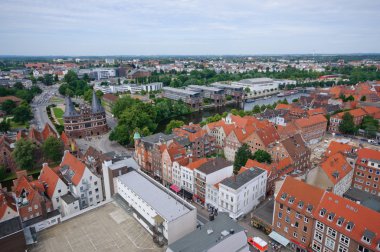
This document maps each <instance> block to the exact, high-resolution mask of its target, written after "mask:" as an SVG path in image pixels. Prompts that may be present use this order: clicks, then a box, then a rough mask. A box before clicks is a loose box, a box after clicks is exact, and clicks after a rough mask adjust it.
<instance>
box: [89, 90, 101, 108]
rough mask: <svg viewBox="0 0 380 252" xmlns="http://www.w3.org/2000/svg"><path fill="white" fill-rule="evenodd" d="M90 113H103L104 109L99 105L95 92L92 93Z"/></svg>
mask: <svg viewBox="0 0 380 252" xmlns="http://www.w3.org/2000/svg"><path fill="white" fill-rule="evenodd" d="M91 109H92V113H103V112H104V108H103V107H102V105H101V104H100V101H99V99H98V97H97V96H96V93H95V91H93V92H92V104H91Z"/></svg>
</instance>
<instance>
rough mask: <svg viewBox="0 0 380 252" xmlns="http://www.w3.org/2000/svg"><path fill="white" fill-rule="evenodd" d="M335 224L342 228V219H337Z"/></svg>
mask: <svg viewBox="0 0 380 252" xmlns="http://www.w3.org/2000/svg"><path fill="white" fill-rule="evenodd" d="M336 224H337V225H338V226H340V227H341V226H342V224H343V219H342V218H339V219H338V220H337V221H336Z"/></svg>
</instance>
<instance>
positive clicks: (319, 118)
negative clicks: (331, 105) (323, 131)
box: [294, 115, 327, 128]
mask: <svg viewBox="0 0 380 252" xmlns="http://www.w3.org/2000/svg"><path fill="white" fill-rule="evenodd" d="M294 123H295V124H296V125H297V126H298V127H300V128H305V127H310V126H313V125H316V124H320V123H327V119H326V117H325V116H323V115H315V116H310V117H309V118H300V119H296V120H295V121H294Z"/></svg>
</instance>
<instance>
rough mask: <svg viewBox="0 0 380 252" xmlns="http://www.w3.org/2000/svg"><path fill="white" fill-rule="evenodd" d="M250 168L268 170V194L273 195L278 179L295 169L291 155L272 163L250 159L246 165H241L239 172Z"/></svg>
mask: <svg viewBox="0 0 380 252" xmlns="http://www.w3.org/2000/svg"><path fill="white" fill-rule="evenodd" d="M250 168H260V169H263V170H266V171H267V175H268V179H267V189H266V193H267V195H272V194H273V193H274V191H275V182H276V181H278V180H280V179H281V177H283V176H285V175H288V174H290V173H291V172H293V171H294V167H293V165H292V160H291V158H290V157H286V158H284V159H282V160H280V161H278V162H272V163H271V164H267V163H259V162H257V161H256V160H252V159H248V160H247V163H246V164H245V166H243V167H241V168H240V171H239V172H243V171H244V170H247V169H250Z"/></svg>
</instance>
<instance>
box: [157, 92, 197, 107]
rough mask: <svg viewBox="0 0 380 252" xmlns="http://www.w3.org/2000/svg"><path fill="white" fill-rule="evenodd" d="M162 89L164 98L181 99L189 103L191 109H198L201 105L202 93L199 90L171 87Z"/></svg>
mask: <svg viewBox="0 0 380 252" xmlns="http://www.w3.org/2000/svg"><path fill="white" fill-rule="evenodd" d="M163 91H164V94H163V96H164V97H165V98H168V99H171V100H175V101H179V100H182V101H183V102H185V103H186V104H188V105H190V106H191V108H192V109H200V108H201V106H202V95H201V93H200V92H195V91H191V90H185V89H180V88H172V87H164V88H163Z"/></svg>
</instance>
